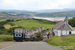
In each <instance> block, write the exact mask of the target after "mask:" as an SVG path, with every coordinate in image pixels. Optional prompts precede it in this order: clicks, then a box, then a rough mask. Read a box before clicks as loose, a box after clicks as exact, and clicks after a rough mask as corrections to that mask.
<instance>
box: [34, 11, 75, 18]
mask: <svg viewBox="0 0 75 50" xmlns="http://www.w3.org/2000/svg"><path fill="white" fill-rule="evenodd" d="M35 16H39V17H65V16H68V17H75V10H74V11H64V12H54V13H38V14H35Z"/></svg>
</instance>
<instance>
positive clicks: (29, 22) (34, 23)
mask: <svg viewBox="0 0 75 50" xmlns="http://www.w3.org/2000/svg"><path fill="white" fill-rule="evenodd" d="M54 23H55V22H51V21H47V20H42V19H25V20H21V21H14V22H9V23H7V24H10V25H11V26H12V27H13V26H15V25H16V26H17V27H18V26H22V27H24V28H26V29H29V30H31V29H34V28H38V27H41V26H43V27H44V28H45V29H50V28H52V27H53V26H54V25H55V24H54ZM6 26H7V25H6Z"/></svg>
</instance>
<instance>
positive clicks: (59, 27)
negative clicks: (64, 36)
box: [53, 21, 75, 31]
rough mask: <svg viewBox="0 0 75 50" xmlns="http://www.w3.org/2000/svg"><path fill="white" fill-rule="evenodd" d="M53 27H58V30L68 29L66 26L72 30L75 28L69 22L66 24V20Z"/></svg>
mask: <svg viewBox="0 0 75 50" xmlns="http://www.w3.org/2000/svg"><path fill="white" fill-rule="evenodd" d="M53 28H54V29H57V30H66V28H67V30H70V31H73V30H75V29H74V28H73V27H72V26H70V25H69V24H68V25H65V22H64V21H61V22H59V23H57V24H56V25H55V26H54V27H53Z"/></svg>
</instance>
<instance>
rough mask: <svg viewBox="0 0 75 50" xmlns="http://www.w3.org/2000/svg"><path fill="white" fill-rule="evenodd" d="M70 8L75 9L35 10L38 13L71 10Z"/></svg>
mask: <svg viewBox="0 0 75 50" xmlns="http://www.w3.org/2000/svg"><path fill="white" fill-rule="evenodd" d="M72 10H75V9H66V8H65V9H44V10H37V11H35V12H38V13H51V12H62V11H72Z"/></svg>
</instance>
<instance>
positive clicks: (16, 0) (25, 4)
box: [0, 0, 75, 11]
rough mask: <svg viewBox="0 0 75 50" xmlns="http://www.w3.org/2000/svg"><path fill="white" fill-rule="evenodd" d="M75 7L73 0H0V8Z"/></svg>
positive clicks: (38, 8)
mask: <svg viewBox="0 0 75 50" xmlns="http://www.w3.org/2000/svg"><path fill="white" fill-rule="evenodd" d="M64 8H75V0H0V9H8V10H9V9H15V10H29V11H33V10H42V9H64Z"/></svg>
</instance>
